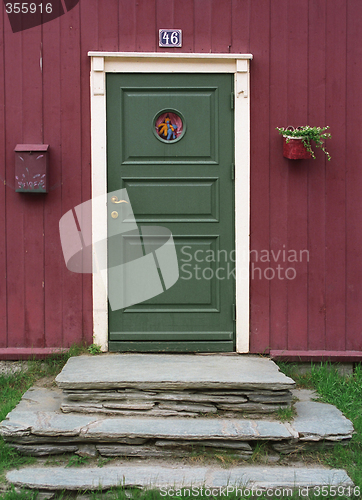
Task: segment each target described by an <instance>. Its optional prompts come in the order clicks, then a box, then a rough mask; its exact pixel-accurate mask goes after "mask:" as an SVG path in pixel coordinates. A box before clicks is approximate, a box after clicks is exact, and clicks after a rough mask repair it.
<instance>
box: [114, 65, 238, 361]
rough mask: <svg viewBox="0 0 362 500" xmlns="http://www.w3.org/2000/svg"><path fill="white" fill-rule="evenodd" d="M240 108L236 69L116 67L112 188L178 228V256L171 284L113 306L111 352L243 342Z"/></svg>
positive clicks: (137, 211)
mask: <svg viewBox="0 0 362 500" xmlns="http://www.w3.org/2000/svg"><path fill="white" fill-rule="evenodd" d="M233 115H234V113H233V75H229V74H118V73H117V74H108V75H107V158H108V160H107V161H108V192H112V191H116V190H119V189H126V190H127V193H128V196H129V200H130V203H131V205H132V208H133V212H134V216H135V219H136V221H137V224H138V225H139V226H163V227H166V228H168V229H169V230H170V231H171V232H172V235H173V239H174V243H175V247H176V251H177V257H178V264H179V279H178V281H177V282H176V283H175V284H174V285H173V286H172V287H171V288H169V289H167V290H166V291H164V292H163V293H161V294H159V295H157V296H156V297H154V298H152V299H149V300H147V301H145V302H142V303H138V304H134V305H132V306H130V307H126V308H124V309H119V310H115V311H112V310H111V309H109V350H110V351H123V352H124V351H138V352H142V351H153V352H161V351H162V352H164V351H169V352H187V351H189V352H192V351H194V352H217V351H234V350H235V322H234V318H235V316H234V310H235V309H234V304H235V272H234V248H235V234H234V189H233V161H234V156H233V151H234V148H233V137H234V116H233ZM112 223H113V221H112V219H111V218H109V220H108V228H109V230H110V224H112ZM108 280H109V282H110V283H111V282H112V269H111V268H110V269H109V271H108Z"/></svg>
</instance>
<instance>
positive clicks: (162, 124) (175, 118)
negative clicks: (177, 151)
mask: <svg viewBox="0 0 362 500" xmlns="http://www.w3.org/2000/svg"><path fill="white" fill-rule="evenodd" d="M153 127H154V132H155V135H156V137H157V138H158V139H160V140H161V141H162V142H168V143H170V142H176V141H178V140H180V139H181V138H182V137H183V135H184V134H185V130H186V126H185V120H184V118H183V116H182V115H181V113H179V112H178V111H176V110H171V109H170V110H163V111H161V112H159V113H157V115H156V116H155V119H154V125H153Z"/></svg>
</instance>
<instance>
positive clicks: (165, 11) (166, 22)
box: [156, 0, 179, 52]
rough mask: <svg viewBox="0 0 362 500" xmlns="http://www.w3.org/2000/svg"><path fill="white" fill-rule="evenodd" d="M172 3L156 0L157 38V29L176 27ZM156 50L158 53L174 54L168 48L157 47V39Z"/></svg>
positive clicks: (173, 50)
mask: <svg viewBox="0 0 362 500" xmlns="http://www.w3.org/2000/svg"><path fill="white" fill-rule="evenodd" d="M173 12H174V2H173V1H171V2H164V1H163V0H156V36H157V37H158V30H159V29H171V28H176V29H179V28H177V26H175V25H174V21H173V19H174V15H173ZM156 43H157V48H156V50H157V51H158V52H170V50H172V52H175V49H174V48H173V49H170V48H168V47H165V48H163V47H159V42H158V38H157V42H156Z"/></svg>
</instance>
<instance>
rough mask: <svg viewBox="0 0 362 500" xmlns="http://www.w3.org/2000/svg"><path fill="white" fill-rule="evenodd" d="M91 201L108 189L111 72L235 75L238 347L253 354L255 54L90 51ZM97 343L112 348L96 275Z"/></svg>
mask: <svg viewBox="0 0 362 500" xmlns="http://www.w3.org/2000/svg"><path fill="white" fill-rule="evenodd" d="M88 55H89V56H90V57H91V145H92V146H91V147H92V165H91V168H92V199H94V198H95V197H96V196H100V195H103V196H104V199H105V200H106V196H105V195H106V193H107V133H106V73H233V74H234V78H235V87H234V89H235V100H234V102H235V127H234V130H235V240H236V241H235V253H236V257H235V260H236V262H235V267H236V351H237V352H239V353H244V352H249V255H250V251H249V248H250V242H249V240H250V239H249V234H250V222H249V221H250V95H249V94H250V92H249V88H250V85H249V82H250V79H249V66H250V60H251V59H252V55H251V54H193V53H185V54H182V53H168V52H160V53H156V52H155V53H147V52H89V53H88ZM92 232H93V241H99V240H102V239H107V207H106V205H105V204H104V207H101V209H100V207H99V205H97V210H93V213H92ZM92 288H93V342H94V343H96V344H99V345H100V346H101V347H102V350H103V351H107V350H108V299H107V287H105V284H104V283H103V281H102V279H101V278H100V274H95V273H94V274H93V280H92Z"/></svg>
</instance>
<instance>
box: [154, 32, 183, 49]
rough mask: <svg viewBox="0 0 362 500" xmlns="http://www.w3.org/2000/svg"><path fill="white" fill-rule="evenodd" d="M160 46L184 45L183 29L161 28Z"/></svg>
mask: <svg viewBox="0 0 362 500" xmlns="http://www.w3.org/2000/svg"><path fill="white" fill-rule="evenodd" d="M159 42H160V47H182V30H159Z"/></svg>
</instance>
